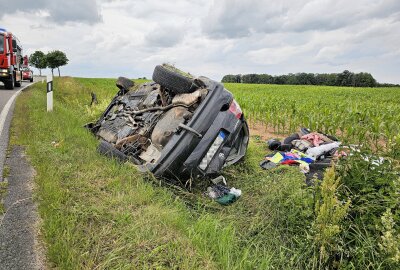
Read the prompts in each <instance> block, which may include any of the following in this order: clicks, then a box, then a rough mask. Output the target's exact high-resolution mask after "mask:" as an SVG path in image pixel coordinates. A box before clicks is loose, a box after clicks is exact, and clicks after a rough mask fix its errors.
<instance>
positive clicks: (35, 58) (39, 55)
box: [29, 51, 47, 76]
mask: <svg viewBox="0 0 400 270" xmlns="http://www.w3.org/2000/svg"><path fill="white" fill-rule="evenodd" d="M29 63H30V65H31V66H33V67H35V68H37V69H38V70H39V74H40V76H42V69H44V68H46V67H47V62H46V55H45V54H44V52H42V51H35V52H34V53H33V54H31V55H30V56H29Z"/></svg>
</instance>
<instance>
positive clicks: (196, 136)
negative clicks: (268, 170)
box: [89, 66, 249, 179]
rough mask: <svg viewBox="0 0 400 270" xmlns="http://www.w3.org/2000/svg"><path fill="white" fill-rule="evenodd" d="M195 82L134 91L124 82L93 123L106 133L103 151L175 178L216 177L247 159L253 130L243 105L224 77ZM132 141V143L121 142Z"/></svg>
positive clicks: (100, 134) (149, 85)
mask: <svg viewBox="0 0 400 270" xmlns="http://www.w3.org/2000/svg"><path fill="white" fill-rule="evenodd" d="M158 67H159V66H158ZM171 74H172V73H171ZM171 74H170V75H171ZM172 75H173V76H174V75H175V74H172ZM178 76H179V75H178ZM153 79H156V80H157V81H160V82H161V83H163V82H164V81H165V80H164V79H165V78H162V79H160V80H158V79H159V78H158V77H157V76H154V75H153ZM166 79H170V77H167V78H166ZM195 82H196V83H195V84H192V85H190V89H191V90H190V91H186V92H182V91H181V92H179V93H177V91H171V90H170V89H173V88H174V87H172V86H171V87H169V86H168V83H167V85H166V87H165V86H163V85H162V84H158V83H156V82H148V83H145V84H143V85H141V86H139V89H137V90H130V91H128V89H125V90H124V91H122V90H123V89H124V88H123V87H120V89H121V91H120V93H119V95H117V96H116V97H115V98H114V100H113V102H112V103H111V104H110V106H109V107H108V108H107V110H106V111H105V112H104V114H103V115H102V117H101V118H100V119H99V121H97V122H96V123H94V124H92V125H90V126H89V128H90V130H91V131H92V132H93V133H94V134H96V135H97V136H98V137H100V138H101V139H102V143H101V145H100V148H99V150H100V152H102V153H104V154H107V155H110V156H113V157H118V158H120V159H123V160H130V161H132V162H133V163H135V164H137V165H138V168H139V169H140V170H141V171H149V172H151V173H153V174H154V175H155V176H157V177H165V178H175V179H188V178H199V177H213V176H216V175H218V174H219V173H220V171H221V169H222V168H223V167H225V166H227V165H231V164H234V163H236V162H238V161H239V160H241V159H242V158H243V157H244V155H245V153H246V149H247V145H248V142H249V131H248V126H247V123H246V120H245V118H244V115H243V113H242V111H241V109H240V107H239V105H238V104H237V102H236V101H235V100H234V99H233V95H232V94H231V93H230V92H229V91H228V90H226V89H225V88H224V86H223V85H222V84H221V83H219V82H216V81H213V80H211V79H208V78H206V77H199V78H196V81H195ZM117 85H118V84H117ZM193 86H194V87H193ZM167 87H169V88H167ZM176 89H178V88H176ZM163 96H164V98H163ZM194 100H196V101H194ZM185 104H186V105H185ZM132 109H133V110H132ZM110 115H112V116H110ZM127 126H129V127H128V128H127ZM132 129H135V130H132ZM123 130H126V132H123ZM127 134H128V135H127ZM125 138H131V139H125ZM128 141H129V143H130V144H131V148H129V147H127V145H128V144H124V145H123V146H121V145H122V144H121V142H123V143H125V142H128ZM132 145H133V146H135V145H136V148H135V147H133V146H132ZM140 147H141V148H140Z"/></svg>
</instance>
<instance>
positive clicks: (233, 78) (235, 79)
mask: <svg viewBox="0 0 400 270" xmlns="http://www.w3.org/2000/svg"><path fill="white" fill-rule="evenodd" d="M241 77H242V76H241V75H231V74H229V75H225V76H224V77H223V78H222V80H221V82H223V83H241V82H242V79H241Z"/></svg>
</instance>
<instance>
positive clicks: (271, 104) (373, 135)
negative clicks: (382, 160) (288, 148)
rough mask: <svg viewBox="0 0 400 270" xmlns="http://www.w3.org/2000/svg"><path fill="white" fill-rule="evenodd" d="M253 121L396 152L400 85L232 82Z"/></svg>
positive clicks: (280, 130) (279, 129)
mask: <svg viewBox="0 0 400 270" xmlns="http://www.w3.org/2000/svg"><path fill="white" fill-rule="evenodd" d="M225 87H226V88H227V89H229V90H230V91H231V92H232V93H233V94H234V96H235V99H236V100H237V101H238V102H239V104H240V106H241V107H242V109H243V111H244V113H245V115H246V117H247V118H248V119H249V121H250V125H255V124H258V125H259V124H261V125H263V126H265V128H266V129H267V128H272V129H273V130H274V132H276V133H284V134H286V133H293V132H295V131H297V130H298V129H299V127H308V128H310V129H311V130H317V131H321V132H324V133H328V134H332V135H336V136H338V137H339V138H340V140H342V141H343V142H345V143H354V144H360V145H363V146H367V147H371V148H372V149H375V150H383V149H385V150H390V149H391V147H392V146H393V145H394V144H395V142H396V141H397V142H398V140H399V135H398V134H399V130H400V124H399V123H400V88H349V87H331V86H299V85H265V84H235V83H226V84H225Z"/></svg>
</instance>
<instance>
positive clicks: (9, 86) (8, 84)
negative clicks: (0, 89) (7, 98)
mask: <svg viewBox="0 0 400 270" xmlns="http://www.w3.org/2000/svg"><path fill="white" fill-rule="evenodd" d="M4 87H5V88H6V89H8V90H13V89H14V76H11V79H9V80H7V81H5V82H4Z"/></svg>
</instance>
